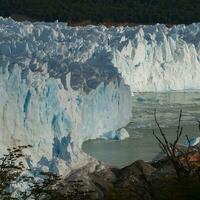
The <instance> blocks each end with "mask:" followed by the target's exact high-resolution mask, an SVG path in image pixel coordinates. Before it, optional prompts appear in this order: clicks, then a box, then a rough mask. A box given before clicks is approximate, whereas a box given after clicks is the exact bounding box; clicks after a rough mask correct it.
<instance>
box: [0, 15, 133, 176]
mask: <svg viewBox="0 0 200 200" xmlns="http://www.w3.org/2000/svg"><path fill="white" fill-rule="evenodd" d="M92 32H94V34H95V32H96V29H95V28H91V27H90V28H71V27H68V26H67V25H66V24H62V23H52V24H51V23H48V24H45V23H35V24H31V23H28V22H27V23H18V22H15V21H13V20H12V19H3V18H1V19H0V104H1V106H0V153H1V154H2V153H3V152H4V151H5V149H6V148H7V147H10V146H15V145H25V144H30V145H33V148H31V149H29V150H28V151H27V155H30V157H27V163H28V165H29V167H35V166H37V167H41V168H48V169H50V170H52V171H54V172H56V171H60V172H61V173H67V172H68V170H70V169H72V168H78V167H81V166H83V165H84V164H87V163H88V162H89V161H90V160H91V158H89V156H87V155H85V154H84V153H83V152H82V150H81V145H82V143H83V142H84V141H85V140H87V139H93V138H97V137H100V136H102V135H103V134H104V133H108V132H111V131H115V130H118V129H120V128H121V127H123V126H125V125H126V124H127V123H128V122H129V119H130V117H131V101H130V96H131V93H130V88H129V87H128V86H127V85H125V84H124V81H123V79H122V77H121V75H120V74H119V73H118V71H117V69H116V68H115V67H114V66H113V63H112V54H111V52H110V51H109V50H108V49H106V48H105V47H103V46H102V47H99V45H98V42H95V39H96V38H95V37H94V36H95V35H93V34H92ZM89 33H91V34H89ZM67 166H68V167H69V168H67ZM60 169H61V170H60Z"/></svg>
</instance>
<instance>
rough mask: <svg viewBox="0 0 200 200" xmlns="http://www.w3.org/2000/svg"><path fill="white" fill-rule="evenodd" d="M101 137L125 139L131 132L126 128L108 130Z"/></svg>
mask: <svg viewBox="0 0 200 200" xmlns="http://www.w3.org/2000/svg"><path fill="white" fill-rule="evenodd" d="M101 138H102V139H106V140H124V139H126V138H129V133H128V132H127V130H126V129H125V128H122V129H119V130H116V131H110V132H107V133H105V134H103V136H102V137H101Z"/></svg>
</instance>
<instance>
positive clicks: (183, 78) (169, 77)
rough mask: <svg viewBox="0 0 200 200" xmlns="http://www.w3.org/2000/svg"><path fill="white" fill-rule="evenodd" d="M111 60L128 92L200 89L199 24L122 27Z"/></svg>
mask: <svg viewBox="0 0 200 200" xmlns="http://www.w3.org/2000/svg"><path fill="white" fill-rule="evenodd" d="M120 34H121V35H122V37H121V41H120V44H121V47H120V48H119V45H118V48H114V49H113V54H114V58H113V63H114V66H116V67H117V68H118V69H119V71H120V72H121V73H122V76H123V78H124V79H125V82H126V83H127V84H128V85H130V87H131V90H132V92H133V93H134V92H141V91H142V92H145V91H146V92H149V91H151V92H152V91H153V92H154V91H162V92H163V91H170V90H186V89H200V80H199V74H200V24H192V25H189V26H185V25H178V26H173V27H171V28H167V27H166V26H165V25H156V26H139V27H136V28H128V27H127V28H124V29H122V30H121V31H120Z"/></svg>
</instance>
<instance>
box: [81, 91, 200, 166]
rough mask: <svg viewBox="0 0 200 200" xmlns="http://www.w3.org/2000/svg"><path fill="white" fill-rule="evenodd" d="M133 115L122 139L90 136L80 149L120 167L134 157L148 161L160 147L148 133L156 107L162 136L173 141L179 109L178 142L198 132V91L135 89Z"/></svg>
mask: <svg viewBox="0 0 200 200" xmlns="http://www.w3.org/2000/svg"><path fill="white" fill-rule="evenodd" d="M132 102H133V117H132V119H131V122H130V123H129V124H128V125H127V127H126V129H127V131H128V132H129V134H130V138H128V139H126V140H124V141H106V140H100V139H97V140H90V141H87V142H85V143H84V144H83V150H84V151H85V152H86V153H88V154H90V155H91V156H93V157H95V158H97V159H98V160H102V161H103V162H105V163H107V164H109V165H114V166H118V167H122V166H125V165H128V164H130V163H132V162H133V161H135V160H138V159H142V160H145V161H150V160H152V158H153V157H154V156H156V155H157V153H158V152H159V151H160V149H159V146H158V144H157V141H156V139H155V138H154V137H153V135H152V130H153V129H154V130H155V131H156V133H157V134H158V129H157V127H156V124H155V120H154V110H155V108H156V113H157V119H158V121H159V123H160V125H161V126H162V128H163V130H164V132H165V134H166V136H167V137H168V138H169V140H170V141H173V139H174V138H175V135H176V129H177V124H178V117H179V112H180V109H182V110H183V113H182V122H181V124H182V126H183V134H182V135H183V136H182V138H181V139H180V143H184V142H185V141H186V138H185V135H186V134H187V135H188V136H189V137H190V138H192V137H196V136H200V133H199V129H198V123H197V120H198V119H200V91H186V92H169V93H139V94H135V96H134V97H133V98H132Z"/></svg>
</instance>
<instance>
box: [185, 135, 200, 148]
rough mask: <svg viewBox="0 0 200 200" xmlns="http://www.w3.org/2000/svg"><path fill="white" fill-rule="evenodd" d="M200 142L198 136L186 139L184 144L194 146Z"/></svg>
mask: <svg viewBox="0 0 200 200" xmlns="http://www.w3.org/2000/svg"><path fill="white" fill-rule="evenodd" d="M199 143H200V137H196V138H191V139H189V140H188V141H186V142H185V143H184V146H187V147H189V146H192V147H193V146H196V145H197V144H199Z"/></svg>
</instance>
